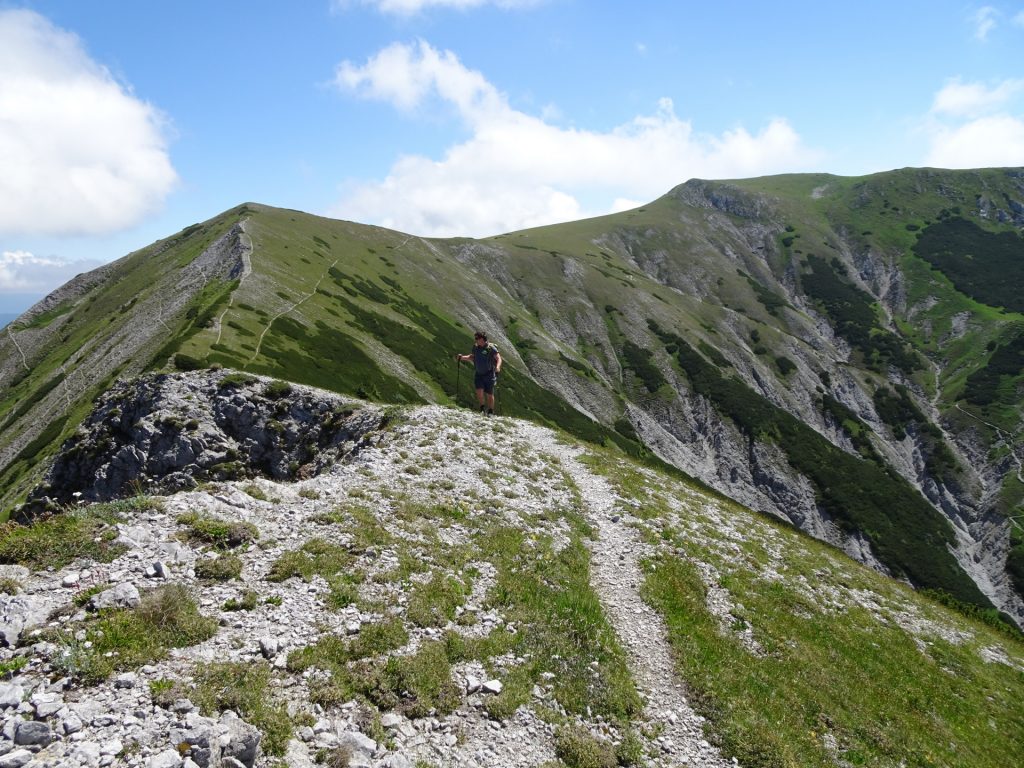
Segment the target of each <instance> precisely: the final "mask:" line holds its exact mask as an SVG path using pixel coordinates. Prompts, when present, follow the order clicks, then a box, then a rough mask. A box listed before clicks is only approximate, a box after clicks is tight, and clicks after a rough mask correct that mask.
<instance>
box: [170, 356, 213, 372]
mask: <svg viewBox="0 0 1024 768" xmlns="http://www.w3.org/2000/svg"><path fill="white" fill-rule="evenodd" d="M174 367H175V368H177V369H178V370H179V371H198V370H200V369H201V368H205V367H206V361H204V360H200V359H199V358H198V357H193V356H192V355H186V354H184V353H183V352H179V353H178V354H176V355H175V356H174Z"/></svg>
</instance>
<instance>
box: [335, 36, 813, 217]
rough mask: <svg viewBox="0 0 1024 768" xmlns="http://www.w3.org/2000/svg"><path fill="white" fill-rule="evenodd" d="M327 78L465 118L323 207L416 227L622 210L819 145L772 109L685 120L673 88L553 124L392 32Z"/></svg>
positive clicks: (788, 161) (762, 169)
mask: <svg viewBox="0 0 1024 768" xmlns="http://www.w3.org/2000/svg"><path fill="white" fill-rule="evenodd" d="M336 74H337V77H336V83H337V85H338V86H339V87H340V88H342V89H343V90H346V91H350V92H353V93H356V94H358V95H360V96H363V97H365V98H372V99H378V100H382V101H386V102H388V103H390V104H392V105H393V106H395V107H396V108H398V109H402V110H407V111H413V112H415V110H417V109H419V108H425V107H426V106H427V105H428V104H429V105H431V106H432V105H434V104H435V103H436V102H438V101H440V102H442V103H444V104H447V105H448V106H449V107H450V108H452V109H454V111H455V112H456V114H457V115H458V117H459V118H460V120H461V121H462V122H463V123H464V125H465V126H466V127H467V128H468V129H469V132H470V136H469V138H468V139H466V140H465V141H462V142H460V143H456V144H454V145H452V146H450V147H449V148H448V149H447V150H446V151H445V152H444V154H443V157H441V158H440V159H435V158H429V157H423V156H420V155H408V156H403V157H401V158H399V159H398V160H397V161H396V162H395V163H394V165H393V166H392V168H391V170H390V173H389V174H388V175H387V177H386V178H385V179H383V180H381V181H376V182H371V183H364V184H357V185H354V186H353V187H352V188H350V189H349V190H348V192H347V194H346V195H345V196H344V199H343V200H341V201H340V202H339V203H338V204H337V205H335V206H334V207H333V208H332V209H331V211H330V213H331V215H335V216H341V217H344V218H352V219H356V220H359V221H371V222H374V223H377V224H381V225H383V226H387V227H391V228H394V229H400V230H404V231H409V232H414V233H416V234H421V235H433V236H451V235H483V234H495V233H497V232H503V231H509V230H512V229H518V228H522V227H529V226H537V225H540V224H550V223H554V222H558V221H565V220H566V219H572V218H579V217H581V216H587V215H595V214H599V213H607V212H609V211H611V210H621V209H622V206H623V204H624V201H626V200H628V201H630V202H632V201H635V200H650V199H652V198H653V197H656V196H657V195H660V194H663V193H664V192H666V191H667V190H668V189H670V188H671V187H673V186H675V185H676V184H679V183H681V182H683V181H685V180H686V179H689V178H693V177H708V178H729V177H739V176H756V175H761V174H766V173H774V172H782V171H796V170H809V169H810V168H811V167H812V166H813V164H814V163H815V162H816V161H817V160H818V153H816V152H814V151H811V150H809V149H808V148H807V147H805V146H804V144H803V142H802V140H801V138H800V136H799V135H798V134H797V133H796V132H795V131H794V130H793V128H792V127H791V126H790V125H789V123H788V122H787V121H786V120H784V119H782V118H776V119H774V120H771V121H769V122H768V124H767V125H765V126H764V127H762V128H761V129H760V130H759V131H758V132H756V133H750V132H748V131H747V130H746V129H745V128H743V127H737V128H734V129H733V130H729V131H725V132H723V133H722V134H721V135H706V134H701V133H698V132H697V131H695V130H694V128H693V125H692V124H691V123H690V122H689V121H688V120H683V119H680V118H679V117H677V116H676V113H675V108H674V105H673V103H672V101H671V100H670V99H661V100H660V101H659V103H658V105H657V108H656V109H655V110H654V111H653V112H652V113H651V114H647V115H640V116H637V117H635V118H633V119H632V120H630V121H628V122H626V123H624V124H623V125H620V126H618V127H616V128H613V129H612V130H609V131H604V132H600V131H590V130H584V129H578V128H565V127H559V126H555V125H552V124H550V123H548V122H546V121H545V120H544V119H543V118H541V117H536V116H532V115H529V114H526V113H524V112H521V111H519V110H516V109H514V108H513V107H512V106H511V105H510V104H509V101H508V99H507V97H506V96H505V95H504V94H502V93H501V92H500V91H499V90H498V89H497V88H496V87H495V86H494V85H493V84H491V83H490V82H488V80H487V79H486V78H485V77H484V76H483V75H482V74H481V73H479V72H477V71H474V70H471V69H469V68H467V67H466V66H465V65H463V64H462V63H461V62H460V61H459V59H458V57H457V56H456V55H455V54H454V53H452V52H451V51H438V50H436V49H435V48H433V47H432V46H430V45H429V44H427V43H425V42H422V41H421V42H419V43H418V44H415V45H405V44H394V45H391V46H389V47H387V48H385V49H383V50H381V51H380V52H378V53H377V54H376V55H375V56H373V57H372V58H370V59H369V60H368V61H367V62H366V63H365V64H363V65H356V64H353V63H351V62H344V63H342V64H341V65H340V66H339V67H338V70H337V73H336Z"/></svg>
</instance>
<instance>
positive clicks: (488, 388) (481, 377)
mask: <svg viewBox="0 0 1024 768" xmlns="http://www.w3.org/2000/svg"><path fill="white" fill-rule="evenodd" d="M463 360H472V361H473V367H474V368H475V369H476V374H475V376H474V377H473V386H474V387H476V400H477V402H478V403H479V404H480V413H483V412H484V394H486V395H487V406H486V410H487V415H488V416H493V415H494V385H495V384H496V383H497V381H498V374H499V373H501V354H500V353H499V352H498V348H497V347H496V346H494V345H493V344H488V343H487V334H486V333H483V332H482V331H477V332H476V333H474V334H473V351H472V352H470V353H469V354H468V355H456V356H455V361H456V362H459V363H461V362H462V361H463Z"/></svg>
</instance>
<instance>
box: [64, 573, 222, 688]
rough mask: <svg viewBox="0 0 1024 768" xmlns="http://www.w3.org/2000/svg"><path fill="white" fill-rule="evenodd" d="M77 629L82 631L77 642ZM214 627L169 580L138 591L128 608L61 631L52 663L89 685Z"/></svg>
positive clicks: (188, 642) (202, 637) (208, 635)
mask: <svg viewBox="0 0 1024 768" xmlns="http://www.w3.org/2000/svg"><path fill="white" fill-rule="evenodd" d="M79 629H84V631H85V639H84V640H81V641H80V640H78V639H77V636H76V632H77V631H78V630H79ZM216 631H217V620H216V619H214V618H211V617H208V616H203V615H202V614H200V613H199V608H198V607H197V606H196V603H195V600H194V599H193V598H192V595H190V594H189V592H188V590H186V589H185V588H184V587H183V586H181V585H179V584H169V585H166V586H162V587H158V588H156V589H154V590H152V591H151V592H147V593H145V594H144V595H142V600H141V601H140V602H139V604H138V606H136V607H135V608H133V609H129V610H120V611H109V612H104V613H103V614H101V615H100V616H98V617H97V618H95V619H91V620H87V621H86V622H84V624H82V625H73V626H72V627H71V628H69V629H68V630H65V631H63V632H61V633H60V634H59V635H58V637H57V638H56V642H57V645H58V646H59V648H60V651H59V655H58V658H57V662H56V663H57V666H58V667H59V668H60V669H61V670H62V671H63V672H64V673H65V674H67V675H70V676H72V677H74V678H76V679H78V680H80V681H82V682H83V683H86V684H93V683H98V682H100V681H102V680H105V679H106V678H107V677H109V676H110V674H111V673H112V672H114V671H115V670H121V669H136V668H138V667H140V666H142V665H143V664H149V663H152V662H155V661H159V660H160V659H162V658H163V657H164V656H165V655H166V653H167V649H169V648H184V647H186V646H189V645H195V644H196V643H201V642H203V641H204V640H208V639H209V638H211V637H213V635H214V634H215V633H216Z"/></svg>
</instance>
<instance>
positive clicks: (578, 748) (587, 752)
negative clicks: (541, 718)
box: [555, 726, 618, 768]
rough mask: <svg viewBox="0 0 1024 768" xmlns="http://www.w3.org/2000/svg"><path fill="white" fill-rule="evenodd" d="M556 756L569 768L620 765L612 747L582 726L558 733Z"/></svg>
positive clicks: (595, 767) (556, 737)
mask: <svg viewBox="0 0 1024 768" xmlns="http://www.w3.org/2000/svg"><path fill="white" fill-rule="evenodd" d="M555 755H556V756H557V757H558V759H559V760H561V761H562V762H563V763H565V764H566V765H567V766H568V768H615V766H616V765H618V760H617V759H616V757H615V750H613V749H612V747H611V745H610V744H607V743H606V742H604V741H601V740H600V739H598V738H595V737H594V736H591V735H590V734H589V733H588V732H587V731H586V730H585V729H584V728H582V727H580V726H576V727H570V728H563V729H562V730H560V731H559V732H558V734H557V735H556V736H555Z"/></svg>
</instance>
